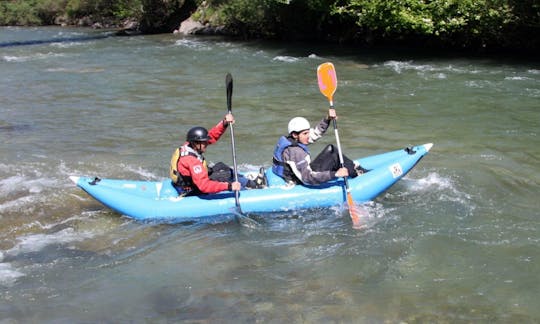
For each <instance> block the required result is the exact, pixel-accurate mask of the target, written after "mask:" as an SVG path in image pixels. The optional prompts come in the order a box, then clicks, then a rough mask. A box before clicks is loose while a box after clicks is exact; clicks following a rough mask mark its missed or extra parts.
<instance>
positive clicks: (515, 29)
mask: <svg viewBox="0 0 540 324" xmlns="http://www.w3.org/2000/svg"><path fill="white" fill-rule="evenodd" d="M189 15H192V17H193V18H195V19H196V20H199V21H201V22H203V23H208V24H210V25H211V26H216V27H217V26H221V27H224V28H223V29H224V30H225V31H226V32H228V33H229V34H232V35H238V36H242V37H244V38H253V37H262V38H275V39H283V40H291V39H303V40H305V39H311V40H329V41H335V42H346V43H355V44H360V45H363V46H379V45H390V44H392V45H414V46H426V45H430V46H436V47H446V48H467V49H484V48H485V49H512V48H514V49H522V50H527V49H533V50H538V49H539V47H540V46H539V45H540V40H539V38H538V37H536V36H535V35H538V32H539V31H540V0H185V1H183V0H20V1H13V0H12V1H9V0H8V1H2V2H0V25H48V24H54V23H58V22H59V21H62V20H63V21H64V22H66V23H68V24H75V25H76V24H78V23H77V22H78V21H80V20H81V19H83V18H87V19H88V20H91V21H97V22H103V21H104V20H105V21H112V22H119V21H121V20H123V19H127V18H131V19H133V20H136V21H139V22H140V25H141V29H142V30H143V32H171V31H172V30H173V29H175V28H178V25H179V24H180V22H181V21H182V20H183V19H185V18H187V17H188V16H189ZM59 18H61V19H59ZM79 24H80V23H79Z"/></svg>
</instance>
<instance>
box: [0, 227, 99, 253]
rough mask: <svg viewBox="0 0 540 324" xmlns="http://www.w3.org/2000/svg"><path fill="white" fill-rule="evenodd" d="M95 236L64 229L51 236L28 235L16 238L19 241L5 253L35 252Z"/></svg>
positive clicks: (90, 233) (89, 233)
mask: <svg viewBox="0 0 540 324" xmlns="http://www.w3.org/2000/svg"><path fill="white" fill-rule="evenodd" d="M94 235H95V233H92V232H77V231H75V230H74V229H73V228H71V227H69V228H65V229H63V230H60V231H58V232H55V233H51V234H42V233H39V234H28V235H24V236H20V237H18V238H17V240H18V241H19V242H18V243H17V244H16V245H15V246H14V247H12V248H11V249H9V250H7V251H6V254H7V255H18V254H21V253H29V252H37V251H40V250H42V249H43V248H44V247H46V246H48V245H51V244H65V243H72V242H80V241H84V240H86V239H88V238H91V237H93V236H94Z"/></svg>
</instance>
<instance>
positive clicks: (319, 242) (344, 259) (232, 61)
mask: <svg viewBox="0 0 540 324" xmlns="http://www.w3.org/2000/svg"><path fill="white" fill-rule="evenodd" d="M110 36H111V34H110V33H108V32H107V31H96V30H91V29H74V28H14V27H2V28H0V71H1V75H2V78H1V79H0V322H2V323H91V322H102V323H123V322H131V323H141V322H143V323H168V322H189V323H206V322H231V323H242V322H247V323H252V322H273V323H281V322H292V323H305V322H308V323H313V322H349V323H350V322H355V323H380V322H388V323H398V322H408V323H411V322H443V323H449V322H452V323H456V322H457V323H459V322H463V323H470V322H474V323H479V322H485V323H487V322H489V323H493V322H499V323H533V322H539V321H540V302H539V299H538V297H539V291H540V280H538V274H539V273H540V217H539V216H540V215H539V214H540V213H539V210H540V208H539V207H540V204H539V198H538V197H539V196H538V195H539V192H540V191H539V188H540V176H539V175H540V164H539V158H540V141H539V139H538V132H539V130H540V127H539V121H540V63H539V62H538V61H530V60H529V61H527V60H518V59H507V58H502V57H466V56H462V55H450V54H448V55H441V54H440V53H439V54H434V53H425V52H424V53H414V52H411V51H399V50H393V51H392V50H386V51H375V50H358V49H357V50H355V49H350V48H345V47H339V46H335V45H314V44H300V43H299V44H290V43H272V42H261V41H250V42H247V41H231V40H227V39H224V38H220V37H183V36H178V35H172V34H170V35H152V36H137V37H110ZM325 61H331V62H333V63H334V65H335V67H336V70H337V76H338V89H337V91H336V94H335V97H334V104H335V107H336V110H337V112H338V115H339V129H340V138H341V144H342V147H343V150H344V151H345V153H346V154H347V155H348V156H351V157H355V158H356V157H361V156H367V155H371V154H376V153H382V152H386V151H390V150H394V149H399V148H402V147H406V146H409V145H417V144H424V143H430V142H432V143H434V147H433V148H432V150H431V152H430V153H429V154H428V155H427V156H426V157H425V158H424V159H423V160H422V161H421V162H420V163H419V164H418V165H417V166H416V167H415V168H414V169H413V170H412V172H411V173H410V174H408V175H407V176H406V177H405V178H404V179H402V180H400V181H399V182H398V183H397V184H396V185H395V186H393V187H392V188H391V189H390V190H389V191H387V192H385V193H384V194H383V195H381V196H380V197H378V198H377V199H376V200H375V201H373V202H370V203H367V204H366V205H365V208H367V210H368V211H369V213H370V218H371V219H370V226H369V227H368V228H366V229H364V230H354V229H352V228H351V223H350V219H349V218H348V216H347V214H346V213H343V211H342V210H341V209H339V208H333V209H316V210H309V211H295V212H288V213H280V214H271V215H258V216H257V221H258V222H259V225H258V226H256V227H246V226H242V225H240V224H238V223H237V222H234V221H231V222H227V223H220V224H198V223H195V224H176V225H170V224H149V223H138V222H135V221H133V220H130V219H129V218H126V217H123V216H122V215H119V214H116V213H114V212H112V211H111V210H110V209H108V208H107V207H105V206H103V205H101V204H100V203H98V202H97V201H95V200H93V199H92V198H90V197H89V196H88V195H87V194H86V193H85V192H83V191H82V190H80V189H79V188H77V187H75V186H74V185H73V183H71V181H70V180H69V176H71V175H88V176H100V177H103V178H121V179H140V180H161V179H163V178H166V177H167V174H168V163H169V160H170V154H171V153H172V151H173V149H174V148H175V147H176V146H177V145H179V144H180V143H181V142H182V140H183V139H184V136H185V133H186V131H187V130H188V129H189V128H190V127H192V126H195V125H202V126H206V127H211V126H213V125H214V124H215V123H216V122H217V121H218V120H219V119H221V118H222V117H223V115H224V114H225V112H226V99H225V75H226V73H228V72H230V73H231V74H232V75H233V78H234V93H233V112H234V114H235V117H236V124H235V136H236V150H237V160H238V162H239V167H240V169H241V170H256V169H257V167H259V166H265V167H269V166H270V164H271V154H272V150H273V147H274V144H275V141H276V140H277V138H278V137H279V136H280V135H282V134H284V133H285V132H286V126H287V122H288V120H289V119H290V118H292V117H294V116H297V115H301V116H304V117H306V118H308V119H309V120H310V121H311V122H312V123H315V122H317V121H318V120H319V119H320V118H321V117H322V116H323V115H324V114H325V113H326V110H327V108H328V102H327V100H326V98H324V97H323V96H322V95H321V94H320V92H319V90H318V87H317V79H316V67H317V66H318V65H319V64H321V63H323V62H325ZM334 141H335V139H334V136H333V132H331V131H330V132H329V133H328V134H327V135H326V136H325V137H324V138H323V139H322V140H321V141H320V142H319V143H317V144H315V145H313V148H312V150H313V151H314V152H318V151H319V150H320V149H321V148H322V147H323V145H325V144H328V143H333V142H334ZM206 156H207V158H208V159H209V160H211V161H214V162H217V161H224V162H226V163H229V164H231V163H232V162H231V159H232V158H231V150H230V142H229V141H228V140H222V142H220V143H219V144H218V145H214V146H211V147H210V148H209V150H208V153H207V154H206Z"/></svg>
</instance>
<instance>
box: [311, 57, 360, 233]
mask: <svg viewBox="0 0 540 324" xmlns="http://www.w3.org/2000/svg"><path fill="white" fill-rule="evenodd" d="M317 79H318V81H319V90H321V93H322V94H323V95H324V96H325V97H326V98H328V102H329V103H330V108H331V109H334V93H335V92H336V89H337V76H336V69H335V68H334V64H332V63H330V62H326V63H323V64H321V65H319V66H318V67H317ZM332 121H333V124H334V133H335V135H336V143H337V148H338V154H339V163H340V164H341V167H342V168H343V167H344V164H343V152H342V151H341V143H340V141H339V132H338V127H337V122H336V119H335V118H334V119H332ZM343 180H344V182H345V191H346V194H347V205H348V207H349V213H350V215H351V220H352V223H353V228H355V229H359V228H361V227H363V225H362V223H361V220H360V218H361V216H367V212H366V211H365V210H362V209H361V208H360V207H359V206H357V205H356V204H355V202H354V201H353V198H352V195H351V190H350V188H349V181H348V180H347V177H344V178H343Z"/></svg>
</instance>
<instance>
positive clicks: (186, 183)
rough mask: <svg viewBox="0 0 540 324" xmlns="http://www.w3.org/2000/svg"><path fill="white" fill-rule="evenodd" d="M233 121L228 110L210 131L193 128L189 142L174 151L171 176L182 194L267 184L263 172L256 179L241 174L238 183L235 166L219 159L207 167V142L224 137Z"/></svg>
mask: <svg viewBox="0 0 540 324" xmlns="http://www.w3.org/2000/svg"><path fill="white" fill-rule="evenodd" d="M231 123H234V117H233V115H232V114H230V113H229V114H227V115H225V117H224V118H223V120H221V121H219V123H217V125H216V126H214V127H212V128H211V129H210V131H208V130H206V129H205V128H204V127H193V128H191V129H190V130H189V131H188V133H187V136H186V142H185V143H184V144H183V145H182V146H181V147H179V148H177V149H176V150H175V152H174V153H173V156H172V158H171V167H170V177H171V179H172V181H173V184H174V186H175V187H176V189H177V190H178V192H179V193H181V194H190V195H197V194H203V193H204V194H209V193H216V192H220V191H225V190H233V191H236V190H241V189H244V188H250V189H256V188H257V189H258V188H263V187H265V186H266V179H265V177H264V175H259V176H258V177H257V178H256V179H255V180H248V179H246V178H244V177H241V176H239V177H238V180H239V181H238V182H237V181H234V177H233V172H232V169H231V168H230V167H228V166H227V165H226V164H224V163H221V162H220V163H217V164H216V165H215V166H214V167H213V168H209V167H208V165H207V163H206V160H205V158H204V156H203V153H205V152H206V148H207V147H208V145H211V144H214V143H216V142H217V141H218V140H219V139H220V138H221V136H222V135H223V134H224V133H225V131H226V130H227V126H229V124H231Z"/></svg>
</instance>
